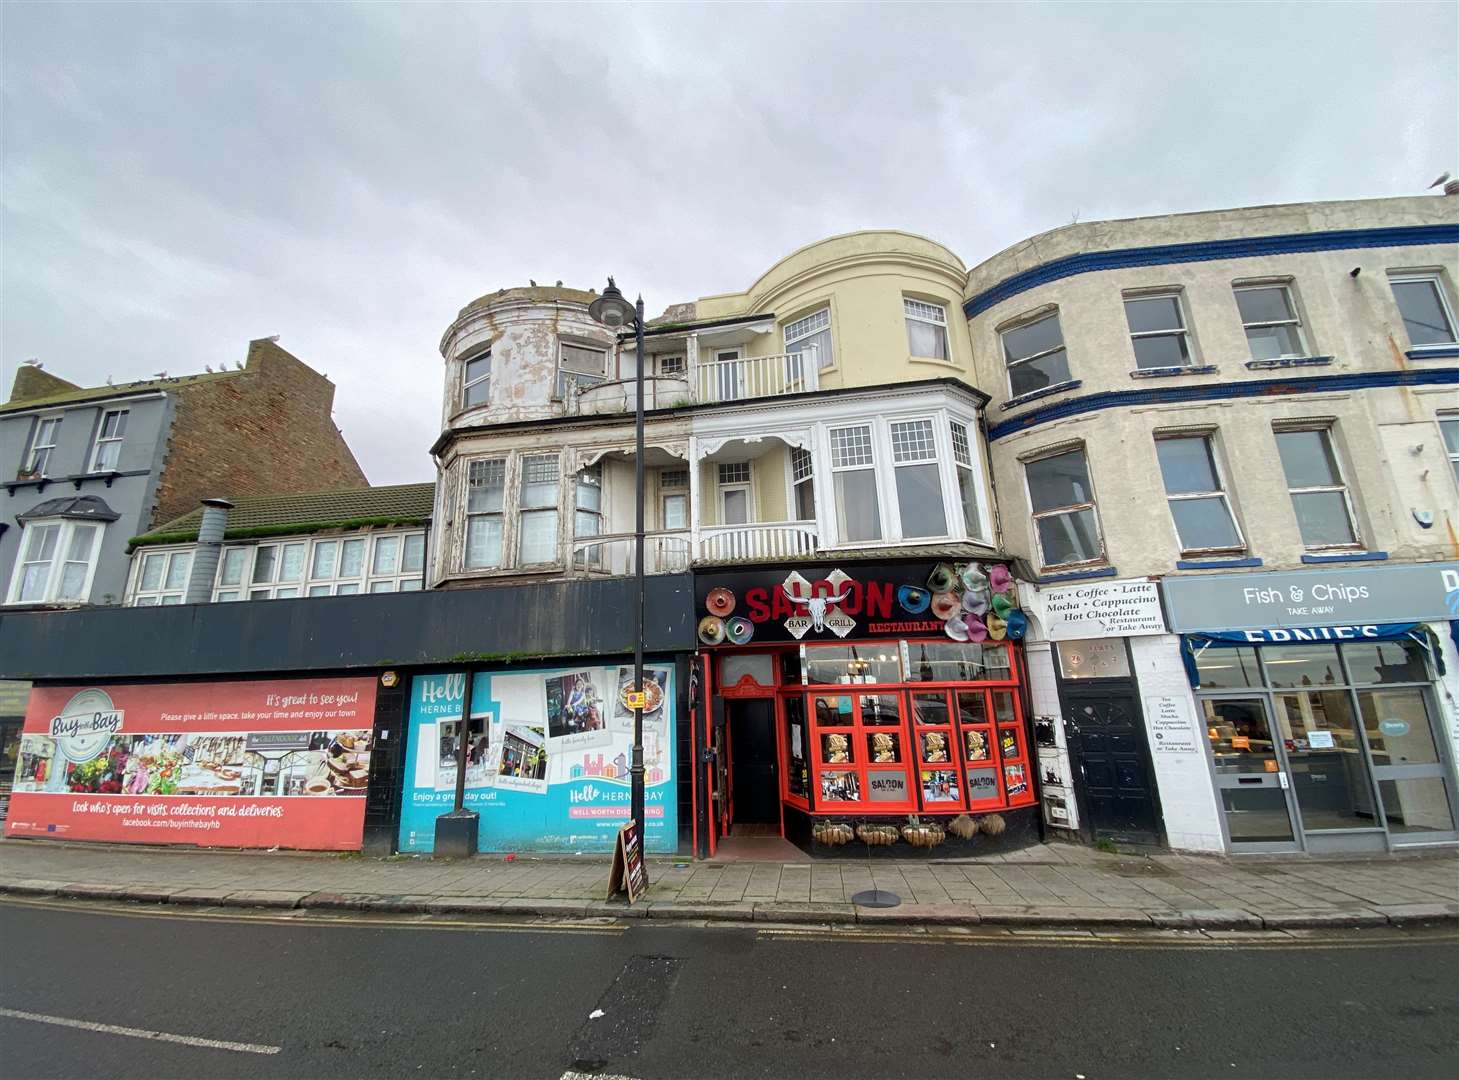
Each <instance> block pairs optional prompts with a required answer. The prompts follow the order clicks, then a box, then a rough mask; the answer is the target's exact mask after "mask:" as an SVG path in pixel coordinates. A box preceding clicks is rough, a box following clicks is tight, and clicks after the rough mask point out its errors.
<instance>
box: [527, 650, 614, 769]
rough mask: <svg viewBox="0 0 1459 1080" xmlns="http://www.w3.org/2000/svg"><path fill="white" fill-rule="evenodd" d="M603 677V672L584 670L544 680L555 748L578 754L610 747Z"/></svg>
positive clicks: (547, 711)
mask: <svg viewBox="0 0 1459 1080" xmlns="http://www.w3.org/2000/svg"><path fill="white" fill-rule="evenodd" d="M600 677H601V669H592V670H589V669H584V670H582V671H572V672H568V673H566V674H562V675H558V674H553V675H548V676H545V677H544V678H543V680H542V693H543V700H544V701H545V702H546V715H547V732H546V734H547V738H549V739H551V740H552V745H553V746H554V747H556V748H559V749H562V750H577V749H586V748H588V747H593V746H607V745H608V744H609V743H610V742H611V741H612V736H611V734H610V732H609V731H608V711H607V710H608V703H607V702H606V701H605V700H604V697H605V695H604V693H603V687H602V686H601V685H600V684H599V682H598V679H599V678H600Z"/></svg>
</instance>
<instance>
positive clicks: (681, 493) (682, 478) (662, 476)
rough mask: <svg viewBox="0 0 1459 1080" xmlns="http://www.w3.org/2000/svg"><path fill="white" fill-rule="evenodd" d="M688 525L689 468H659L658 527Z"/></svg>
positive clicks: (681, 526)
mask: <svg viewBox="0 0 1459 1080" xmlns="http://www.w3.org/2000/svg"><path fill="white" fill-rule="evenodd" d="M688 527H689V470H688V469H660V470H659V528H661V529H687V528H688Z"/></svg>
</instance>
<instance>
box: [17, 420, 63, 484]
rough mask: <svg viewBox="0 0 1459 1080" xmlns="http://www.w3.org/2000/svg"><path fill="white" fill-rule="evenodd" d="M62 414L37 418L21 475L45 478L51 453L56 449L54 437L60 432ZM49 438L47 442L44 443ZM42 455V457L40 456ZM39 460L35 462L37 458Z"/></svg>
mask: <svg viewBox="0 0 1459 1080" xmlns="http://www.w3.org/2000/svg"><path fill="white" fill-rule="evenodd" d="M65 418H66V416H65V414H64V413H57V414H56V415H54V416H38V417H36V421H35V430H33V431H32V432H31V437H30V448H29V449H27V450H26V452H25V458H24V460H23V461H22V463H21V465H22V468H21V470H20V471H21V473H23V474H26V475H31V476H46V475H47V474H48V471H49V469H50V464H51V453H52V452H53V451H54V450H55V449H56V437H57V435H58V434H59V432H60V430H61V421H63V420H64V419H65ZM47 438H49V441H45V440H46V439H47ZM42 455H44V456H42ZM38 457H39V458H40V459H41V460H40V461H39V462H37V460H36V459H37V458H38Z"/></svg>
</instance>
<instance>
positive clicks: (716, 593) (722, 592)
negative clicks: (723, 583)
mask: <svg viewBox="0 0 1459 1080" xmlns="http://www.w3.org/2000/svg"><path fill="white" fill-rule="evenodd" d="M704 606H705V607H707V608H708V609H709V613H710V614H711V615H718V616H720V617H721V618H723V617H724V616H725V615H728V614H729V613H730V612H732V611H734V609H735V594H734V593H732V592H730V591H729V590H728V589H724V588H720V589H710V590H709V595H708V596H706V597H705V598H704Z"/></svg>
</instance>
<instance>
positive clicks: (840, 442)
mask: <svg viewBox="0 0 1459 1080" xmlns="http://www.w3.org/2000/svg"><path fill="white" fill-rule="evenodd" d="M830 436H831V477H832V485H833V487H834V488H835V498H836V534H837V538H838V539H839V540H840V541H841V542H842V543H845V542H847V541H848V540H880V539H881V506H880V504H879V503H878V501H877V496H876V457H875V452H874V451H873V449H872V437H871V426H870V425H860V426H856V427H843V428H832V429H831V431H830Z"/></svg>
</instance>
